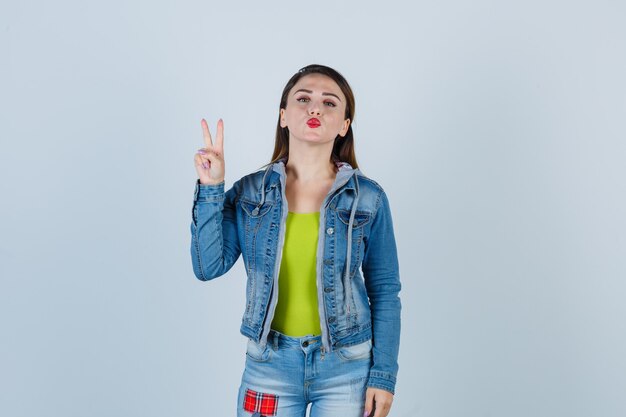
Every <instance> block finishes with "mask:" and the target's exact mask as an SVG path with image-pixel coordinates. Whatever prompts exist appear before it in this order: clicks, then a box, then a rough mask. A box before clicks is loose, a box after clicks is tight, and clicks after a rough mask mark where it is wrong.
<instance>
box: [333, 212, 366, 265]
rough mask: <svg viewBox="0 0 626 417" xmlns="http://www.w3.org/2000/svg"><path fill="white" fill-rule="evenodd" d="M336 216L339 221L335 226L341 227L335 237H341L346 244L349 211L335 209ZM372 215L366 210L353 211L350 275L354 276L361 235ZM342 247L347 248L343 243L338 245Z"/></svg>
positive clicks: (358, 260)
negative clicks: (339, 232)
mask: <svg viewBox="0 0 626 417" xmlns="http://www.w3.org/2000/svg"><path fill="white" fill-rule="evenodd" d="M337 217H338V219H339V222H338V223H337V226H339V227H340V228H341V232H342V233H341V234H340V235H337V238H342V239H343V240H344V242H345V244H347V243H348V242H347V239H348V226H349V224H350V211H349V210H337ZM371 218H372V216H371V214H370V213H367V212H360V211H357V212H356V213H354V220H353V222H352V242H350V243H351V245H352V247H351V249H350V250H351V254H350V276H351V277H352V276H354V274H355V273H356V271H357V269H358V268H359V266H360V263H361V259H362V255H363V254H362V252H363V237H364V234H365V230H366V226H367V224H368V223H369V222H370V220H371ZM340 246H341V247H342V248H343V249H347V248H346V247H345V246H344V245H340Z"/></svg>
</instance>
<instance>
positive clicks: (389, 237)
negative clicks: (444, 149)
mask: <svg viewBox="0 0 626 417" xmlns="http://www.w3.org/2000/svg"><path fill="white" fill-rule="evenodd" d="M378 206H379V207H378V209H377V210H376V214H375V216H374V219H373V220H372V226H371V229H370V237H369V239H368V241H367V242H366V245H365V249H364V251H365V252H364V255H363V264H362V270H363V278H364V280H365V287H366V289H367V294H368V297H369V301H370V310H371V316H372V331H373V343H372V353H373V363H372V367H371V369H370V373H369V380H368V382H367V386H368V387H374V388H382V389H385V390H387V391H389V392H391V393H394V390H395V384H396V377H397V374H398V352H399V344H400V310H401V303H400V297H399V295H398V294H399V292H400V288H401V284H400V273H399V266H398V255H397V250H396V241H395V237H394V232H393V222H392V219H391V210H390V207H389V201H388V200H387V196H386V194H385V192H384V191H381V194H380V197H379V204H378Z"/></svg>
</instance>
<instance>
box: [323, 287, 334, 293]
mask: <svg viewBox="0 0 626 417" xmlns="http://www.w3.org/2000/svg"><path fill="white" fill-rule="evenodd" d="M332 290H333V287H326V288H324V292H331V291H332Z"/></svg>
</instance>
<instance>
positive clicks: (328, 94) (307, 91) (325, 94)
mask: <svg viewBox="0 0 626 417" xmlns="http://www.w3.org/2000/svg"><path fill="white" fill-rule="evenodd" d="M300 91H304V92H305V93H309V94H313V91H311V90H305V89H304V88H301V89H299V90H298V91H296V92H295V93H293V95H294V96H295V95H296V93H299V92H300ZM322 95H323V96H333V97H335V98H336V99H337V100H339V101H341V99H340V98H339V97H338V96H337V95H336V94H333V93H322Z"/></svg>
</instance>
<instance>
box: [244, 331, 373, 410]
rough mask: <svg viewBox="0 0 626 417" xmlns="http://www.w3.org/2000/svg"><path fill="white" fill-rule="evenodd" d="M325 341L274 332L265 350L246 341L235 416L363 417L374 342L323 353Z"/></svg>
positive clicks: (257, 344) (250, 341) (252, 342)
mask: <svg viewBox="0 0 626 417" xmlns="http://www.w3.org/2000/svg"><path fill="white" fill-rule="evenodd" d="M321 346H322V343H321V336H303V337H290V336H286V335H284V334H281V333H279V332H276V331H274V330H272V331H271V332H270V334H269V337H268V343H267V345H266V346H265V348H262V347H261V345H260V344H259V343H256V342H255V341H254V340H252V339H249V340H248V346H247V351H246V367H245V370H244V372H243V376H242V378H241V386H240V387H239V395H238V399H237V417H251V416H254V417H257V416H278V417H304V416H305V413H306V409H307V406H308V404H309V403H310V404H311V410H310V414H309V415H310V417H363V413H364V411H365V390H366V384H367V379H368V375H369V371H370V367H371V361H372V341H371V340H367V341H366V342H363V343H359V344H357V345H353V346H348V347H344V348H340V349H337V350H336V351H333V352H330V353H329V352H323V351H322V349H320V348H321Z"/></svg>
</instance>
